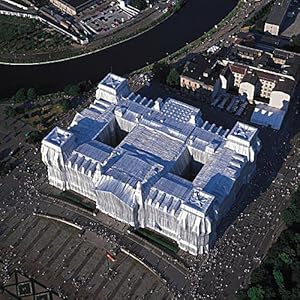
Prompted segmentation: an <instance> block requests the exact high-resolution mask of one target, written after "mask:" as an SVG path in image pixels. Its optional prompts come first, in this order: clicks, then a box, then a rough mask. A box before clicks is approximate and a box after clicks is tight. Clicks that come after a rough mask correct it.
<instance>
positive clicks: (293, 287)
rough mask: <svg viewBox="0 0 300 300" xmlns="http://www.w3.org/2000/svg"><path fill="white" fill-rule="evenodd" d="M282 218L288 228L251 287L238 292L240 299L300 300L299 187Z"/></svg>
mask: <svg viewBox="0 0 300 300" xmlns="http://www.w3.org/2000/svg"><path fill="white" fill-rule="evenodd" d="M282 218H283V221H284V222H285V224H286V226H287V229H286V230H284V231H283V232H282V233H281V235H280V236H279V238H278V240H277V242H276V243H275V244H274V245H273V246H272V247H271V249H270V250H269V252H268V255H267V257H266V259H265V260H264V261H263V263H262V264H261V265H260V266H259V267H258V268H257V269H256V270H254V271H253V273H252V275H251V285H250V287H249V288H248V289H247V290H241V291H239V293H238V298H239V299H250V300H263V299H270V300H271V299H272V300H273V299H274V300H277V299H286V300H298V299H300V259H299V258H300V231H299V229H300V187H299V188H298V190H297V191H296V192H295V193H294V194H293V195H292V196H291V202H290V205H289V207H288V208H287V209H285V210H284V211H283V214H282Z"/></svg>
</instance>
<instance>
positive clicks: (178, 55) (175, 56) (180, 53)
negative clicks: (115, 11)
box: [130, 0, 244, 76]
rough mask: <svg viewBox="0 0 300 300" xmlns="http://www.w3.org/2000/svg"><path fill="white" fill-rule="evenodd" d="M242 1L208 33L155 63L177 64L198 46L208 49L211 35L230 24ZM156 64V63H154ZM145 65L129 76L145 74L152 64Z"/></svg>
mask: <svg viewBox="0 0 300 300" xmlns="http://www.w3.org/2000/svg"><path fill="white" fill-rule="evenodd" d="M243 3H244V1H243V0H239V1H238V3H237V5H236V6H235V7H234V9H233V10H232V11H230V13H229V14H228V15H226V16H225V17H224V18H223V19H222V20H221V21H220V22H219V23H218V24H216V25H215V26H214V27H212V28H211V29H210V30H209V31H208V32H205V33H204V34H203V35H201V36H200V37H199V38H197V39H195V40H194V41H192V42H191V43H187V44H186V45H185V46H183V47H182V48H180V49H178V50H177V51H175V52H173V53H170V54H168V55H166V56H165V57H163V58H162V59H160V60H159V61H158V62H157V63H166V64H174V63H176V62H178V61H179V60H180V59H183V58H184V57H186V56H187V54H188V53H192V52H194V51H195V50H196V49H197V48H199V47H200V46H203V48H208V47H205V43H206V41H207V40H208V39H209V38H211V36H212V35H213V34H215V33H216V32H218V31H220V30H221V29H222V27H224V26H225V25H227V24H228V23H229V22H230V19H231V18H232V17H234V16H235V15H236V14H237V13H238V11H239V10H240V9H241V8H242V6H243ZM154 63H156V62H154ZM154 63H152V64H147V65H146V66H143V67H142V68H140V69H138V70H135V71H133V72H132V73H131V74H130V76H135V75H137V74H140V73H146V72H149V71H151V69H152V67H153V64H154Z"/></svg>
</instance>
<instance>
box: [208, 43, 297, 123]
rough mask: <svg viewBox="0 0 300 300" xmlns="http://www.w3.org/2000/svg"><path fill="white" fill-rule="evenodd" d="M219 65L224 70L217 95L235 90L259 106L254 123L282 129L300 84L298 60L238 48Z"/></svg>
mask: <svg viewBox="0 0 300 300" xmlns="http://www.w3.org/2000/svg"><path fill="white" fill-rule="evenodd" d="M219 63H220V64H221V65H222V66H223V67H224V69H223V71H222V72H221V73H220V77H219V79H218V80H217V81H216V84H215V86H214V92H215V94H218V93H220V92H222V91H228V90H232V89H236V91H237V92H238V93H239V94H240V95H245V96H246V97H247V100H248V101H249V102H250V103H251V104H256V105H257V104H259V106H257V107H256V108H255V111H254V114H253V117H252V118H251V121H252V122H253V123H256V124H260V125H264V126H271V127H272V128H274V129H280V127H281V124H282V121H283V119H284V115H285V113H286V112H287V110H288V105H289V102H290V100H291V98H292V96H293V94H294V90H295V88H296V85H297V82H298V80H299V66H300V59H299V56H297V55H294V54H293V53H291V52H287V51H282V50H279V49H276V50H274V51H273V52H271V53H268V52H265V51H262V50H259V49H255V48H251V47H246V46H242V45H236V46H235V47H234V48H233V49H232V51H230V53H229V54H228V55H227V56H226V57H224V58H223V59H221V60H219ZM259 108H261V109H259Z"/></svg>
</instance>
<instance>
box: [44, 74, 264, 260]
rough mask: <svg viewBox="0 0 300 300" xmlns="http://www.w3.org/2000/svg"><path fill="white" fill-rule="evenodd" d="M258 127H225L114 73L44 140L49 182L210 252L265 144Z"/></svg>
mask: <svg viewBox="0 0 300 300" xmlns="http://www.w3.org/2000/svg"><path fill="white" fill-rule="evenodd" d="M260 147H261V146H260V140H259V138H258V131H257V129H256V128H254V127H252V126H249V125H246V124H243V123H240V122H237V123H236V125H235V126H234V127H233V128H232V129H231V130H228V129H226V130H225V129H223V128H222V127H218V126H216V125H215V124H210V123H208V122H207V121H204V120H203V119H202V117H201V112H200V110H199V109H197V108H195V107H192V106H190V105H187V104H184V103H182V102H179V101H177V100H175V99H172V98H167V99H165V100H163V99H161V98H158V99H156V100H152V99H148V98H146V97H143V96H141V95H137V94H134V93H133V92H131V91H130V89H129V87H128V83H127V80H126V79H124V78H121V77H119V76H116V75H113V74H108V75H107V76H106V77H105V78H104V79H103V80H102V81H101V82H100V83H99V85H98V89H97V92H96V99H95V101H94V103H93V104H91V105H90V107H89V108H87V109H84V110H83V111H82V112H80V113H77V114H76V116H75V117H74V119H73V121H72V123H71V125H70V126H69V127H68V129H67V130H63V129H60V128H54V129H53V130H52V131H51V132H50V133H49V134H48V135H47V136H46V137H45V138H44V139H43V141H42V146H41V153H42V160H43V162H44V163H45V164H46V166H47V169H48V179H49V183H50V184H51V185H53V186H55V187H57V188H59V189H61V190H72V191H74V192H76V193H79V194H81V195H83V196H85V197H87V198H89V199H92V200H94V201H95V203H96V206H97V208H98V209H99V210H100V211H101V212H103V213H106V214H108V215H110V216H111V217H113V218H115V219H117V220H119V221H122V222H125V223H127V224H129V225H131V226H132V227H134V228H148V229H151V230H153V231H155V232H157V233H159V234H162V235H164V236H167V237H168V238H171V239H172V240H174V241H176V242H177V243H178V245H179V247H180V248H181V249H183V250H185V251H188V252H189V253H191V254H193V255H198V254H202V253H204V252H207V251H208V250H209V248H210V247H211V246H212V245H213V243H214V241H215V238H216V227H217V225H218V224H219V222H220V220H221V219H222V218H223V216H224V215H225V214H226V213H227V212H228V211H229V210H230V208H231V206H232V205H233V204H234V203H235V201H239V199H238V198H237V194H238V192H239V190H240V189H241V187H242V186H243V185H244V184H247V182H248V181H249V180H250V177H251V175H252V174H253V172H254V171H255V162H256V157H257V154H258V152H259V150H260Z"/></svg>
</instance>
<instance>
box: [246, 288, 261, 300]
mask: <svg viewBox="0 0 300 300" xmlns="http://www.w3.org/2000/svg"><path fill="white" fill-rule="evenodd" d="M264 294H265V292H264V290H263V289H262V288H261V287H260V286H253V287H251V288H250V289H249V290H248V292H247V295H248V297H249V298H250V300H262V299H264Z"/></svg>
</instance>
